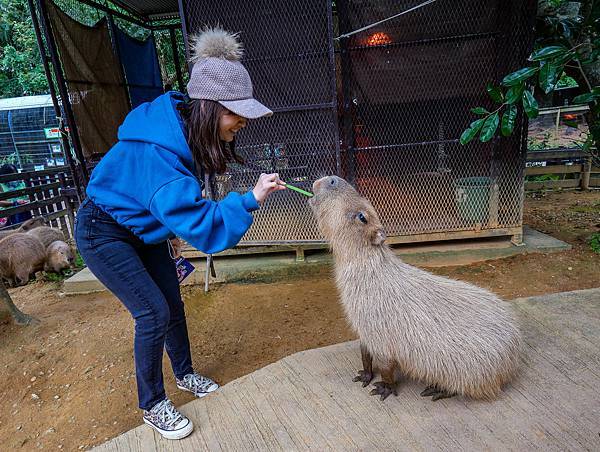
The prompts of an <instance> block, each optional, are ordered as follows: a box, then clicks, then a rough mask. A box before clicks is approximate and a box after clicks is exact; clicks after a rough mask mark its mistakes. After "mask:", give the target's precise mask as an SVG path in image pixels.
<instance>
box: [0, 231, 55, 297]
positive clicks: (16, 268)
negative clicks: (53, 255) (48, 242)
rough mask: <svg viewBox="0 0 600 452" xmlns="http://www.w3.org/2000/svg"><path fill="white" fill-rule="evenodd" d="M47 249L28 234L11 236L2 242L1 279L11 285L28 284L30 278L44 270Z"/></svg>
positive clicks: (0, 248)
mask: <svg viewBox="0 0 600 452" xmlns="http://www.w3.org/2000/svg"><path fill="white" fill-rule="evenodd" d="M45 261H46V249H45V248H44V246H43V245H42V243H41V242H40V241H39V240H38V239H37V238H35V237H33V236H31V235H29V234H26V233H16V234H11V235H9V236H8V237H4V238H3V239H2V240H0V278H2V279H3V280H5V281H7V282H8V283H9V285H12V286H16V285H20V284H27V282H28V281H29V276H30V275H31V274H33V273H35V272H37V271H40V270H42V269H43V268H44V263H45Z"/></svg>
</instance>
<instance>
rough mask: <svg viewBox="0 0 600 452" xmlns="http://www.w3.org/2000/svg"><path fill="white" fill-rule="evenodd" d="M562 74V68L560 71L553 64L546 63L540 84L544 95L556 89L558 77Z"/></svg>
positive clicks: (541, 72)
mask: <svg viewBox="0 0 600 452" xmlns="http://www.w3.org/2000/svg"><path fill="white" fill-rule="evenodd" d="M561 73H562V67H561V68H560V69H559V68H558V67H556V66H555V65H554V64H552V63H546V64H544V65H543V66H542V68H541V69H540V76H539V84H540V88H542V89H543V90H544V93H546V94H548V93H549V92H550V91H552V90H553V89H554V86H555V85H556V82H557V81H558V77H559V76H560V74H561Z"/></svg>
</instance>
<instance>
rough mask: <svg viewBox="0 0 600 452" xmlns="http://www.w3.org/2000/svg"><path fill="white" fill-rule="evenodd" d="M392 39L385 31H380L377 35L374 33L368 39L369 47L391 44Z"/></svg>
mask: <svg viewBox="0 0 600 452" xmlns="http://www.w3.org/2000/svg"><path fill="white" fill-rule="evenodd" d="M391 42H392V38H390V37H389V35H388V34H387V33H384V32H383V31H378V32H377V33H373V34H372V35H371V36H369V37H368V38H367V45H368V46H369V47H373V46H382V45H385V44H391Z"/></svg>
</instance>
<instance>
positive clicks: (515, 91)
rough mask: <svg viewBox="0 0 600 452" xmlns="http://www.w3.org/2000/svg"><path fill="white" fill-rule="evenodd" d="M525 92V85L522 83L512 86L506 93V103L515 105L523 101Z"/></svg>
mask: <svg viewBox="0 0 600 452" xmlns="http://www.w3.org/2000/svg"><path fill="white" fill-rule="evenodd" d="M524 90H525V84H524V83H521V84H519V85H515V86H511V87H510V89H509V90H508V91H507V92H506V103H507V104H514V103H515V102H518V101H520V100H521V97H522V96H523V91H524Z"/></svg>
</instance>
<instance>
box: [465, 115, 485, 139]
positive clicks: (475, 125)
mask: <svg viewBox="0 0 600 452" xmlns="http://www.w3.org/2000/svg"><path fill="white" fill-rule="evenodd" d="M484 122H485V118H482V119H478V120H477V121H473V122H472V123H471V125H470V126H469V127H468V128H467V129H466V130H465V131H464V132H463V133H462V135H461V136H460V144H462V145H465V144H467V143H468V142H469V141H471V140H472V139H473V138H475V136H476V135H477V133H478V132H479V131H480V130H481V127H482V126H483V123H484Z"/></svg>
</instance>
